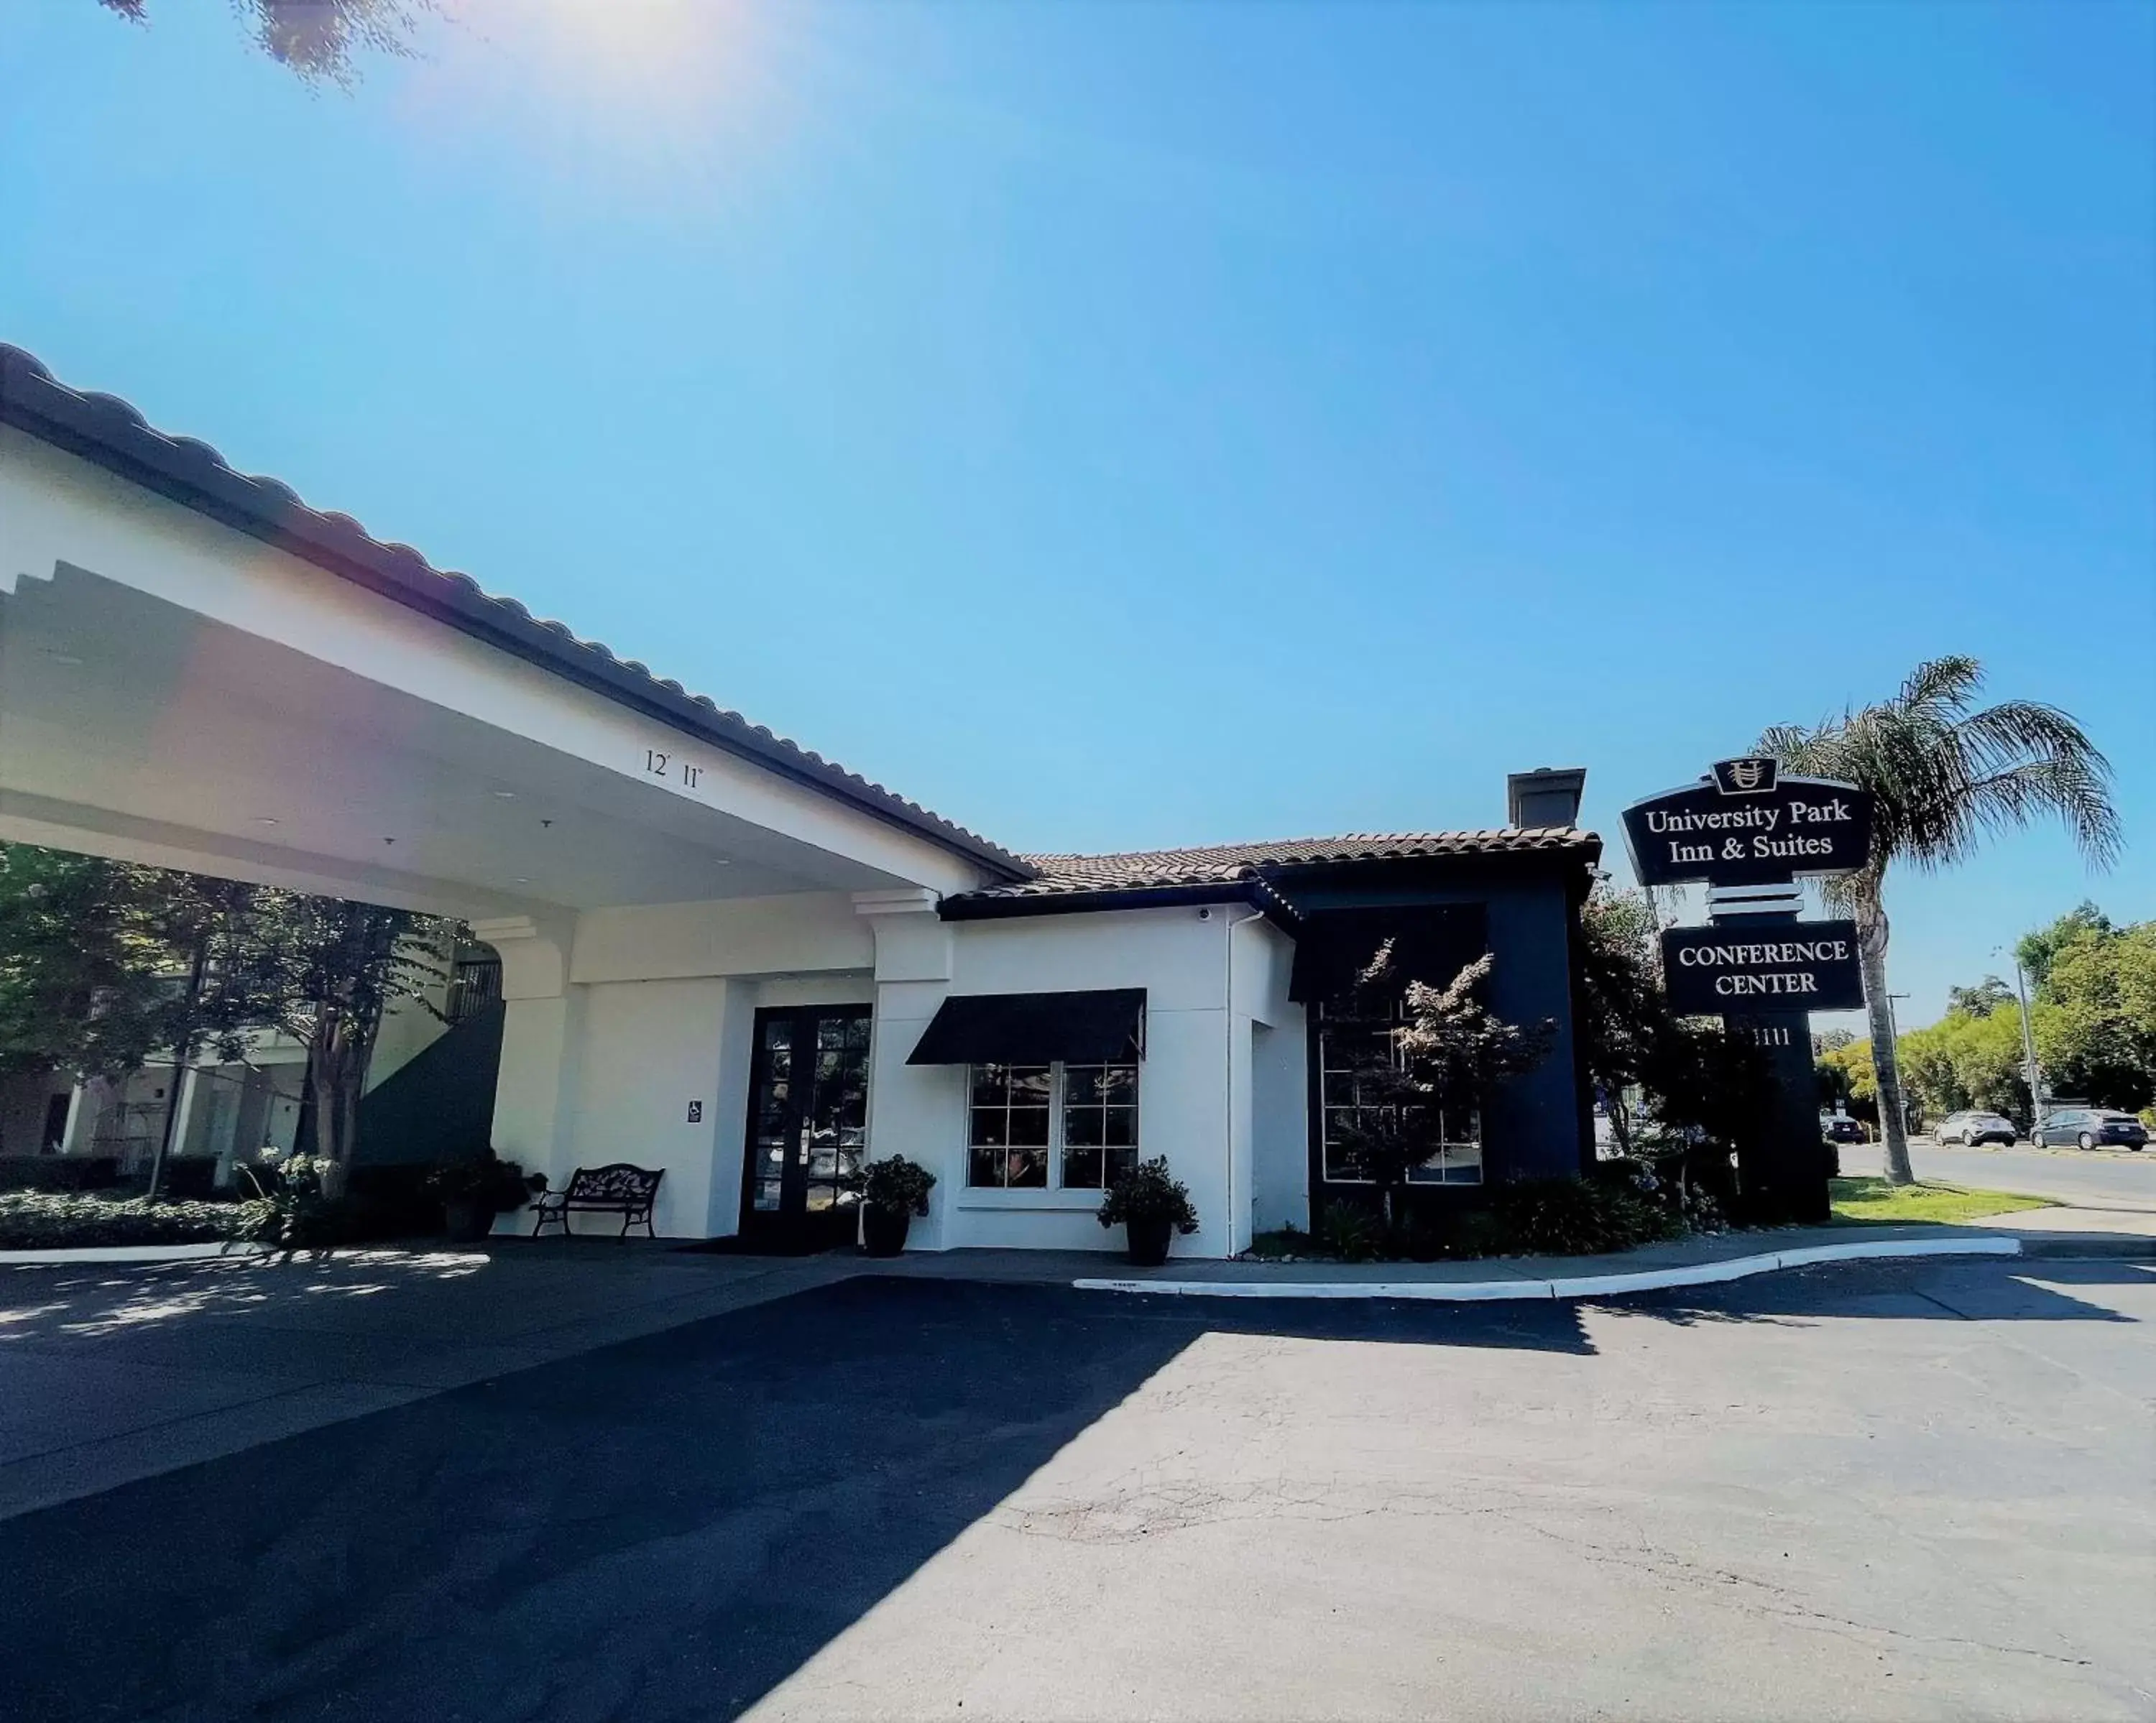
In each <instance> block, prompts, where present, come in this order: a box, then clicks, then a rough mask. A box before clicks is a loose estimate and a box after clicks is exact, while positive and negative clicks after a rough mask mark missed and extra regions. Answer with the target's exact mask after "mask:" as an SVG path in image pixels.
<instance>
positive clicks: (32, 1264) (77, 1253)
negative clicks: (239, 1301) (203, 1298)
mask: <svg viewBox="0 0 2156 1723" xmlns="http://www.w3.org/2000/svg"><path fill="white" fill-rule="evenodd" d="M247 1254H249V1249H248V1248H247V1247H245V1246H242V1247H241V1248H240V1249H237V1250H235V1249H231V1248H230V1247H228V1245H227V1244H225V1242H224V1240H223V1239H222V1238H212V1239H209V1240H207V1241H206V1242H204V1243H203V1244H91V1245H85V1246H83V1247H82V1248H80V1249H74V1250H0V1269H64V1268H69V1267H72V1266H74V1264H78V1263H80V1264H114V1265H118V1264H126V1263H180V1262H194V1261H197V1260H198V1259H201V1258H203V1257H206V1256H231V1257H234V1258H235V1259H237V1258H240V1257H244V1256H245V1255H247Z"/></svg>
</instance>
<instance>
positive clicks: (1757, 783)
mask: <svg viewBox="0 0 2156 1723" xmlns="http://www.w3.org/2000/svg"><path fill="white" fill-rule="evenodd" d="M1625 845H1626V847H1627V848H1628V849H1630V851H1631V854H1632V869H1633V872H1634V874H1635V875H1636V876H1637V877H1638V879H1639V881H1640V884H1641V885H1690V884H1696V883H1701V882H1704V883H1705V885H1707V926H1704V927H1671V928H1668V929H1666V930H1665V931H1664V932H1663V934H1662V976H1663V981H1664V984H1665V986H1666V988H1667V990H1668V993H1669V1000H1670V1006H1671V1009H1672V1010H1674V1011H1676V1012H1678V1013H1681V1014H1682V1015H1685V1016H1687V1017H1691V1016H1699V1017H1705V1016H1710V1015H1717V1014H1718V1015H1719V1016H1720V1017H1721V1018H1722V1022H1723V1023H1726V1024H1727V1026H1728V1027H1729V1029H1730V1031H1731V1033H1734V1034H1739V1035H1743V1036H1744V1037H1745V1038H1748V1040H1750V1041H1751V1042H1753V1044H1755V1045H1757V1046H1758V1047H1760V1048H1762V1049H1764V1050H1765V1051H1766V1053H1767V1054H1768V1059H1770V1061H1771V1062H1772V1064H1773V1066H1774V1077H1775V1089H1776V1105H1775V1109H1774V1118H1773V1119H1772V1120H1771V1121H1769V1128H1768V1130H1767V1131H1763V1133H1762V1136H1761V1141H1759V1142H1758V1144H1756V1145H1755V1146H1752V1147H1751V1149H1750V1150H1749V1151H1740V1152H1739V1156H1738V1171H1739V1173H1740V1176H1741V1177H1742V1178H1743V1188H1744V1194H1745V1200H1746V1203H1747V1204H1748V1206H1749V1207H1750V1208H1752V1209H1753V1212H1754V1213H1755V1215H1756V1216H1757V1217H1758V1218H1775V1219H1785V1220H1825V1218H1827V1187H1826V1167H1827V1163H1826V1157H1825V1154H1824V1153H1823V1151H1822V1150H1821V1148H1820V1130H1819V1094H1818V1087H1817V1084H1816V1082H1815V1079H1814V1076H1813V1073H1812V1037H1811V1021H1810V1015H1809V1014H1810V1013H1812V1012H1815V1011H1851V1010H1856V1009H1857V1008H1860V1007H1861V1006H1862V1005H1863V1003H1864V979H1863V972H1862V969H1861V967H1860V965H1859V963H1858V961H1857V940H1856V923H1854V922H1852V921H1805V920H1801V919H1800V916H1801V914H1802V911H1803V908H1804V895H1803V888H1802V887H1801V886H1800V885H1799V884H1798V882H1799V880H1800V879H1807V878H1812V877H1815V876H1818V875H1820V874H1848V873H1854V872H1856V870H1857V869H1859V868H1861V867H1862V866H1863V865H1864V864H1865V863H1866V860H1867V859H1869V858H1870V856H1871V793H1870V792H1868V791H1865V790H1860V789H1858V788H1857V787H1856V785H1854V784H1846V783H1841V782H1836V781H1835V780H1832V779H1828V778H1816V777H1784V775H1783V774H1782V773H1781V772H1780V771H1779V769H1778V768H1777V764H1776V762H1774V761H1773V760H1763V759H1748V760H1723V761H1721V762H1717V764H1716V766H1715V767H1714V771H1713V773H1712V776H1710V777H1703V778H1702V779H1701V780H1700V781H1699V782H1697V783H1696V784H1688V785H1686V787H1684V788H1682V789H1681V790H1671V791H1669V792H1666V793H1665V794H1663V795H1660V796H1650V797H1648V798H1647V799H1646V800H1645V801H1644V802H1635V803H1633V804H1632V805H1631V806H1630V808H1626V809H1625Z"/></svg>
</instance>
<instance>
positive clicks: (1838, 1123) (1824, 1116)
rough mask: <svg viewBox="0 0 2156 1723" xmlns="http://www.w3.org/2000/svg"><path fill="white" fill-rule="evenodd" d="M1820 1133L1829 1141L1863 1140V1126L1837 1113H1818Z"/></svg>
mask: <svg viewBox="0 0 2156 1723" xmlns="http://www.w3.org/2000/svg"><path fill="white" fill-rule="evenodd" d="M1820 1136H1823V1137H1825V1139H1826V1140H1827V1141H1829V1142H1830V1143H1861V1142H1862V1141H1865V1136H1864V1127H1863V1126H1861V1125H1860V1124H1859V1123H1858V1122H1857V1121H1856V1120H1854V1119H1851V1118H1845V1117H1844V1116H1843V1115H1840V1114H1839V1113H1821V1114H1820Z"/></svg>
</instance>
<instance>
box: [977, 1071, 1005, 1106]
mask: <svg viewBox="0 0 2156 1723" xmlns="http://www.w3.org/2000/svg"><path fill="white" fill-rule="evenodd" d="M1006 1076H1007V1073H1006V1070H1005V1068H1004V1066H1002V1065H975V1066H974V1067H973V1105H975V1106H977V1107H999V1106H1001V1105H1004V1102H1005V1101H1006V1100H1008V1099H1009V1095H1007V1093H1006V1092H1005V1087H1004V1085H1005V1081H1006Z"/></svg>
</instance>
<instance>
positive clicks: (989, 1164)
mask: <svg viewBox="0 0 2156 1723" xmlns="http://www.w3.org/2000/svg"><path fill="white" fill-rule="evenodd" d="M966 1182H967V1183H968V1184H969V1185H988V1186H990V1187H993V1186H997V1185H1000V1184H1001V1183H1003V1182H1004V1156H1003V1151H1002V1150H1001V1149H997V1148H989V1147H977V1148H976V1149H975V1150H974V1151H973V1153H972V1154H971V1155H969V1156H967V1159H966Z"/></svg>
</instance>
